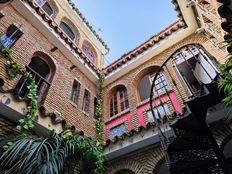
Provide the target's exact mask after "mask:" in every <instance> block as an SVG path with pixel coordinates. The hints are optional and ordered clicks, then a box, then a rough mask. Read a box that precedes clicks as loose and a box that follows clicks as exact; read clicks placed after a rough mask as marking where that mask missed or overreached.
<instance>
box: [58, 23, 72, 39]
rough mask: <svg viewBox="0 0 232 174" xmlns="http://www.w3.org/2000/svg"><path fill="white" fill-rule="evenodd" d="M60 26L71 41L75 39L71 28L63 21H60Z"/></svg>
mask: <svg viewBox="0 0 232 174" xmlns="http://www.w3.org/2000/svg"><path fill="white" fill-rule="evenodd" d="M60 28H61V29H62V30H63V31H64V32H65V33H66V34H67V35H68V37H69V38H70V39H71V40H72V41H76V37H75V34H74V32H73V31H72V29H71V28H70V27H69V26H68V25H67V24H66V23H65V22H63V21H61V22H60Z"/></svg>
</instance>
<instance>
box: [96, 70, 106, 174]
mask: <svg viewBox="0 0 232 174" xmlns="http://www.w3.org/2000/svg"><path fill="white" fill-rule="evenodd" d="M98 78H99V82H98V96H97V103H96V112H95V118H96V130H97V142H96V145H97V147H98V149H99V151H100V152H101V154H102V155H101V159H100V160H99V161H97V162H96V166H97V167H98V171H97V172H98V173H99V174H103V173H104V167H103V163H104V156H103V151H104V149H103V143H104V140H103V131H104V130H103V119H102V116H103V83H104V80H105V75H104V73H103V72H98Z"/></svg>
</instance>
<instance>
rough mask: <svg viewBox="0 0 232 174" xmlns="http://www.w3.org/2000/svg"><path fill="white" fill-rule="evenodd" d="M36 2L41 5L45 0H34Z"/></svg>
mask: <svg viewBox="0 0 232 174" xmlns="http://www.w3.org/2000/svg"><path fill="white" fill-rule="evenodd" d="M35 1H36V2H37V4H39V5H40V6H42V5H43V4H44V3H45V2H46V0H35Z"/></svg>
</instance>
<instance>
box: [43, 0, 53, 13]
mask: <svg viewBox="0 0 232 174" xmlns="http://www.w3.org/2000/svg"><path fill="white" fill-rule="evenodd" d="M42 8H43V10H44V11H45V12H46V13H47V15H48V16H51V15H52V14H53V9H52V7H51V6H50V5H49V3H47V2H46V3H45V4H44V5H43V7H42Z"/></svg>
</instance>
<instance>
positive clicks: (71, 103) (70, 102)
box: [69, 101, 77, 108]
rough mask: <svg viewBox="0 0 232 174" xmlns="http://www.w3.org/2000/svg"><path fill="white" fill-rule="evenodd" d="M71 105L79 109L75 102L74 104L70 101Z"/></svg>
mask: <svg viewBox="0 0 232 174" xmlns="http://www.w3.org/2000/svg"><path fill="white" fill-rule="evenodd" d="M69 103H70V104H71V105H73V106H74V107H75V108H77V104H76V103H74V102H72V101H69Z"/></svg>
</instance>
